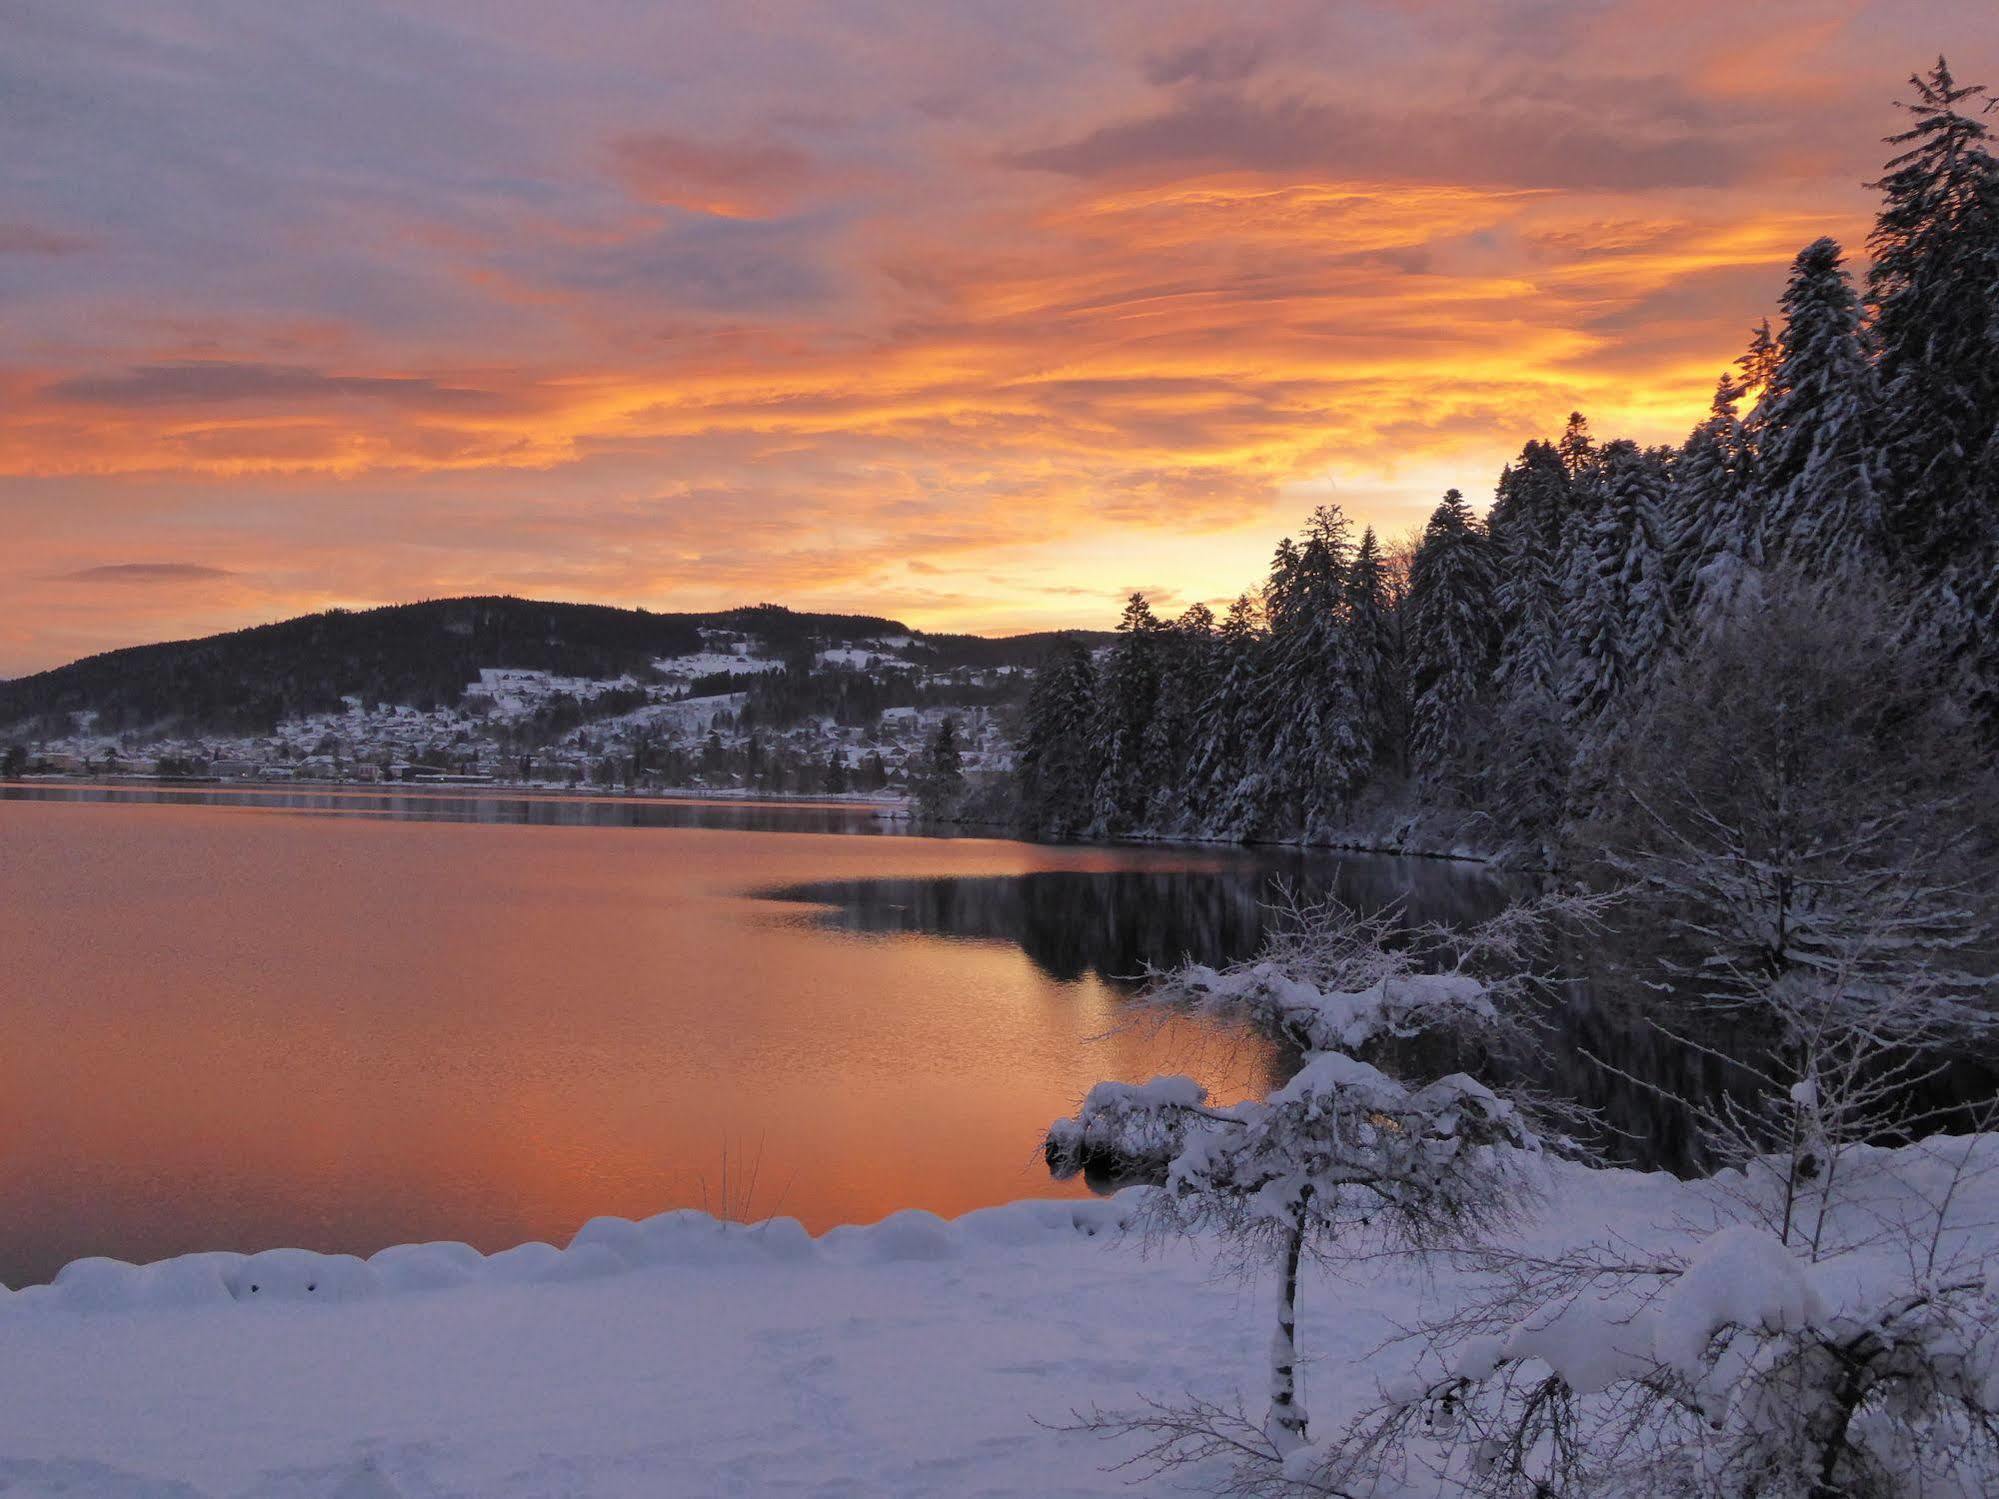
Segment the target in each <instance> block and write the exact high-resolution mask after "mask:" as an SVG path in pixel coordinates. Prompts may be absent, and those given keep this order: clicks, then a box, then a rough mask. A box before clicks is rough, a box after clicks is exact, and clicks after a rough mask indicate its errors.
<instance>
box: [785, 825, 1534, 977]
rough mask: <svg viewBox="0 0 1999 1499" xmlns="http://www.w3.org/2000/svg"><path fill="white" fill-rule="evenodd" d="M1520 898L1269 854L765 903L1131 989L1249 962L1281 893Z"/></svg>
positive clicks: (1445, 913)
mask: <svg viewBox="0 0 1999 1499" xmlns="http://www.w3.org/2000/svg"><path fill="white" fill-rule="evenodd" d="M1517 888H1520V887H1519V886H1518V884H1517V882H1511V881H1502V880H1500V879H1497V878H1494V877H1492V876H1490V875H1488V874H1486V873H1485V872H1484V871H1483V870H1481V869H1479V868H1478V867H1477V866H1474V865H1462V864H1448V863H1444V862H1442V861H1439V860H1434V859H1395V858H1385V857H1365V858H1344V859H1341V858H1333V857H1330V856H1313V855H1293V856H1290V857H1285V856H1281V855H1271V856H1258V857H1254V858H1247V857H1246V858H1242V859H1239V860H1238V859H1233V858H1232V859H1230V860H1229V861H1227V862H1225V863H1223V864H1222V865H1221V866H1220V867H1214V868H1197V869H1171V868H1169V869H1163V870H1151V869H1117V870H1107V871H1095V870H1091V871H1085V870H1071V869H1060V870H1039V871H1035V872H1033V873H1029V874H1024V875H1018V876H1012V877H1007V878H996V879H889V880H851V881H844V882H841V881H828V882H823V883H819V884H811V885H794V886H790V887H788V888H785V889H781V890H774V891H767V892H765V893H766V895H768V896H769V897H770V898H772V899H776V900H792V901H802V902H807V903H810V904H814V905H823V906H826V907H828V908H829V910H828V911H827V912H826V915H825V918H824V919H825V922H826V924H827V925H830V926H835V927H840V928H843V929H845V930H848V931H854V932H870V933H877V934H887V933H900V934H916V935H923V936H932V937H957V938H970V939H975V940H985V941H997V942H1011V943H1014V944H1016V945H1017V946H1019V947H1020V948H1021V949H1022V950H1023V951H1025V952H1026V953H1027V955H1028V956H1029V957H1030V958H1032V959H1033V960H1034V962H1035V963H1036V964H1037V965H1038V966H1039V967H1040V968H1041V970H1042V971H1043V972H1044V973H1046V974H1048V975H1049V976H1050V977H1051V978H1055V979H1060V980H1063V981H1065V982H1066V981H1069V980H1074V979H1079V978H1082V977H1083V976H1085V975H1086V974H1094V975H1095V976H1096V977H1098V978H1100V979H1105V980H1109V981H1112V982H1130V981H1134V980H1136V979H1138V978H1139V977H1140V976H1141V975H1142V974H1143V973H1144V971H1145V967H1146V965H1147V964H1148V963H1150V964H1153V965H1157V966H1166V965H1169V964H1172V963H1174V962H1177V961H1180V960H1182V959H1190V958H1191V959H1193V960H1195V961H1198V962H1203V963H1223V962H1230V961H1233V960H1235V959H1238V958H1246V957H1249V956H1250V955H1252V954H1253V953H1255V952H1256V951H1257V949H1258V948H1259V947H1261V946H1262V944H1263V941H1264V938H1265V936H1266V935H1267V933H1268V932H1269V930H1270V926H1271V923H1272V920H1273V918H1274V908H1275V906H1276V905H1277V904H1278V903H1280V902H1281V901H1282V900H1283V899H1284V898H1285V897H1286V896H1287V894H1290V895H1294V896H1296V897H1297V898H1298V899H1300V900H1304V901H1318V900H1323V899H1325V898H1327V897H1329V896H1331V897H1336V898H1338V899H1339V900H1341V901H1343V902H1345V903H1346V904H1347V905H1350V906H1353V907H1355V908H1356V909H1358V910H1361V911H1368V912H1373V911H1379V910H1383V909H1385V908H1387V907H1389V906H1397V905H1399V906H1400V907H1402V908H1403V909H1404V910H1405V911H1406V912H1407V913H1408V914H1409V916H1410V917H1411V919H1413V920H1417V921H1449V922H1452V923H1465V922H1474V921H1478V920H1481V919H1483V918H1484V917H1487V916H1490V915H1492V914H1493V913H1494V912H1496V911H1498V910H1499V909H1500V908H1501V907H1503V906H1504V905H1505V904H1506V902H1507V900H1508V899H1509V894H1510V892H1511V891H1513V890H1515V889H1517Z"/></svg>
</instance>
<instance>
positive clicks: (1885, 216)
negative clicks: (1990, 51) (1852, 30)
mask: <svg viewBox="0 0 1999 1499" xmlns="http://www.w3.org/2000/svg"><path fill="white" fill-rule="evenodd" d="M1909 81H1910V84H1911V85H1912V86H1913V87H1914V89H1915V91H1916V97H1915V100H1914V101H1913V102H1911V103H1905V104H1903V106H1902V107H1903V108H1904V109H1905V110H1907V111H1908V113H1909V115H1910V118H1911V124H1910V126H1909V128H1908V129H1907V130H1905V131H1903V132H1901V133H1900V134H1898V135H1894V136H1891V137H1889V140H1890V142H1891V143H1892V144H1894V145H1897V146H1901V147H1904V148H1906V149H1904V150H1903V151H1902V152H1901V153H1900V154H1898V155H1897V156H1895V157H1894V158H1893V159H1892V160H1891V161H1890V162H1889V163H1888V171H1887V175H1886V176H1885V177H1884V178H1882V180H1881V181H1880V182H1879V183H1877V184H1876V186H1877V187H1879V188H1880V190H1881V192H1882V195H1883V202H1882V207H1881V213H1880V217H1879V218H1878V220H1877V221H1876V223H1875V227H1874V233H1873V235H1872V236H1871V237H1870V238H1869V240H1868V248H1869V250H1870V251H1871V253H1872V255H1873V266H1872V268H1871V269H1870V271H1869V273H1868V293H1869V297H1870V300H1871V301H1872V303H1873V308H1874V322H1873V335H1874V342H1875V346H1876V347H1877V349H1878V350H1879V378H1880V383H1881V390H1882V402H1883V438H1884V443H1885V450H1886V460H1887V467H1888V471H1889V479H1890V482H1889V485H1888V490H1887V505H1886V516H1885V519H1886V523H1887V528H1888V531H1889V536H1890V540H1891V543H1892V544H1893V546H1894V548H1895V550H1896V552H1897V554H1898V556H1899V557H1900V559H1901V561H1902V563H1903V565H1904V568H1905V569H1906V571H1907V573H1908V574H1909V575H1910V577H1911V580H1912V581H1913V582H1914V583H1916V585H1917V586H1918V587H1919V588H1920V590H1921V593H1922V597H1921V601H1920V603H1919V605H1918V614H1919V617H1920V618H1921V619H1922V620H1923V621H1924V623H1925V625H1926V627H1927V629H1928V632H1929V633H1931V634H1933V635H1934V636H1935V637H1936V642H1937V644H1938V645H1939V646H1940V647H1941V648H1942V649H1943V650H1944V652H1945V653H1946V654H1947V655H1948V656H1949V658H1950V659H1951V660H1952V662H1953V664H1954V665H1955V667H1956V669H1957V670H1958V671H1959V672H1960V673H1961V674H1962V677H1963V680H1964V683H1965V686H1966V687H1967V689H1968V693H1969V696H1970V698H1971V700H1972V703H1973V706H1974V710H1975V712H1976V713H1977V714H1978V716H1979V719H1980V721H1981V722H1982V723H1983V725H1984V726H1985V727H1986V729H1987V731H1988V732H1991V733H1999V162H1995V160H1994V157H1993V154H1992V148H1991V145H1990V130H1989V129H1988V127H1987V125H1986V123H1985V121H1984V119H1983V118H1982V114H1983V112H1984V106H1982V105H1981V104H1980V102H1979V101H1980V100H1981V99H1983V97H1984V95H1985V90H1984V89H1983V88H1980V87H1977V86H1973V85H1961V84H1959V83H1958V82H1957V80H1956V79H1955V78H1953V77H1952V76H1951V72H1950V68H1949V66H1948V65H1947V64H1946V63H1945V62H1944V60H1943V59H1942V58H1939V59H1938V60H1937V65H1936V67H1935V68H1933V69H1932V70H1931V71H1930V72H1929V74H1928V75H1927V76H1924V77H1918V78H1912V79H1910V80H1909Z"/></svg>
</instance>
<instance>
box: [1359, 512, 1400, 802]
mask: <svg viewBox="0 0 1999 1499" xmlns="http://www.w3.org/2000/svg"><path fill="white" fill-rule="evenodd" d="M1346 594H1347V597H1346V629H1347V646H1346V651H1345V657H1346V665H1347V671H1348V673H1349V685H1348V690H1347V697H1348V701H1349V702H1350V703H1351V705H1352V710H1351V711H1352V714H1353V740H1354V753H1355V756H1356V759H1357V761H1358V762H1359V764H1360V765H1361V766H1362V767H1363V771H1362V775H1363V777H1366V776H1372V775H1374V774H1375V773H1377V772H1379V771H1380V770H1381V769H1382V768H1383V767H1384V766H1385V765H1389V764H1393V763H1394V762H1395V761H1396V760H1397V759H1399V755H1398V752H1397V751H1398V741H1399V740H1400V739H1401V737H1402V735H1403V734H1404V733H1406V732H1407V726H1406V725H1405V724H1404V723H1403V722H1402V712H1401V707H1402V662H1401V660H1400V658H1399V655H1398V652H1397V647H1398V645H1399V644H1400V641H1399V638H1398V635H1397V632H1396V629H1395V621H1394V619H1393V618H1392V615H1391V610H1390V606H1389V601H1388V579H1387V576H1386V570H1385V567H1384V564H1383V562H1382V558H1381V546H1380V543H1379V542H1377V541H1376V540H1375V536H1374V528H1373V527H1372V526H1370V527H1368V528H1367V529H1366V530H1365V531H1363V532H1362V533H1361V538H1360V546H1359V547H1358V548H1356V549H1355V551H1354V555H1353V564H1352V566H1351V567H1350V568H1349V569H1348V571H1347V589H1346Z"/></svg>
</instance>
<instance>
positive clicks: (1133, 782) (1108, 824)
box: [1090, 593, 1165, 833]
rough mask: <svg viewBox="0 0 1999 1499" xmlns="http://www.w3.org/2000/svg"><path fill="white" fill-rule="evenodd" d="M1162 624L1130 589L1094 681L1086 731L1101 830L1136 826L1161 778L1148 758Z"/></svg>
mask: <svg viewBox="0 0 1999 1499" xmlns="http://www.w3.org/2000/svg"><path fill="white" fill-rule="evenodd" d="M1164 628H1165V627H1164V626H1162V625H1161V624H1160V623H1159V620H1158V617H1157V616H1155V615H1154V614H1153V612H1152V606H1151V605H1150V604H1148V603H1147V602H1146V601H1145V595H1144V594H1142V593H1134V594H1133V595H1132V596H1131V597H1130V598H1129V599H1128V600H1126V602H1125V606H1124V615H1123V617H1122V618H1121V619H1120V620H1119V621H1118V638H1117V643H1116V644H1115V645H1113V646H1112V647H1111V650H1110V655H1109V658H1108V659H1107V660H1106V661H1105V662H1104V667H1103V672H1102V675H1101V676H1100V677H1099V679H1098V682H1097V714H1096V724H1095V727H1094V729H1093V730H1092V733H1091V736H1090V737H1091V759H1092V761H1093V762H1094V763H1095V764H1096V766H1097V767H1098V768H1097V782H1096V787H1095V790H1094V792H1093V795H1092V799H1091V818H1090V821H1091V826H1092V828H1093V829H1094V830H1095V831H1096V832H1099V833H1124V832H1129V831H1130V830H1131V829H1132V828H1134V827H1136V826H1138V825H1139V824H1140V822H1141V821H1142V819H1143V818H1144V816H1145V812H1146V808H1147V806H1148V804H1149V803H1150V802H1151V799H1152V790H1153V787H1154V786H1156V785H1158V784H1159V783H1160V781H1161V779H1162V778H1163V771H1162V769H1161V767H1159V766H1156V765H1154V764H1153V763H1152V761H1151V758H1150V757H1151V755H1152V754H1153V753H1155V752H1156V749H1157V745H1156V742H1155V741H1153V740H1152V738H1151V736H1150V734H1149V732H1148V731H1149V730H1150V728H1151V725H1152V720H1153V716H1154V714H1155V713H1156V712H1157V711H1158V707H1159V681H1160V657H1161V655H1162V641H1161V635H1162V633H1163V631H1164Z"/></svg>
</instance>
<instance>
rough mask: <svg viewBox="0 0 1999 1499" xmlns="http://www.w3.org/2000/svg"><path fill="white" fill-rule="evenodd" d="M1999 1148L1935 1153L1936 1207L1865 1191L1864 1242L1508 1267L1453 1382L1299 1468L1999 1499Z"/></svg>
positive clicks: (1474, 1486) (1357, 1475) (1519, 1484)
mask: <svg viewBox="0 0 1999 1499" xmlns="http://www.w3.org/2000/svg"><path fill="white" fill-rule="evenodd" d="M1995 1147H1999V1142H1995V1141H1994V1140H1993V1139H1992V1138H1991V1137H1989V1136H1975V1137H1970V1138H1959V1139H1951V1140H1941V1139H1940V1140H1938V1141H1933V1142H1931V1143H1930V1144H1929V1145H1927V1146H1925V1147H1923V1149H1924V1151H1925V1152H1927V1153H1934V1154H1935V1155H1937V1156H1939V1157H1941V1158H1942V1159H1941V1161H1940V1167H1941V1169H1940V1177H1941V1182H1942V1190H1941V1191H1940V1192H1938V1194H1937V1196H1936V1198H1935V1199H1934V1200H1933V1201H1931V1202H1929V1203H1926V1204H1925V1205H1924V1208H1923V1212H1922V1213H1921V1214H1919V1215H1916V1217H1911V1216H1909V1215H1906V1214H1904V1215H1896V1214H1894V1213H1884V1212H1882V1211H1881V1210H1880V1209H1881V1205H1882V1204H1881V1203H1880V1202H1866V1201H1864V1200H1862V1199H1855V1200H1854V1201H1852V1202H1850V1203H1849V1204H1848V1206H1849V1207H1850V1208H1852V1209H1855V1211H1851V1212H1849V1213H1848V1214H1846V1215H1845V1218H1844V1221H1845V1222H1846V1223H1847V1224H1848V1226H1849V1229H1850V1231H1849V1232H1845V1233H1842V1234H1840V1235H1837V1236H1836V1238H1835V1240H1832V1241H1828V1240H1825V1239H1822V1240H1821V1241H1820V1242H1819V1244H1818V1245H1817V1246H1816V1247H1814V1246H1812V1245H1810V1244H1804V1243H1790V1244H1787V1243H1785V1242H1784V1240H1783V1239H1781V1238H1780V1237H1778V1235H1777V1234H1775V1233H1773V1232H1771V1231H1770V1230H1769V1229H1767V1228H1764V1227H1761V1226H1760V1225H1756V1224H1750V1223H1740V1222H1738V1223H1731V1224H1729V1225H1727V1226H1725V1227H1722V1228H1720V1229H1719V1230H1716V1231H1712V1232H1708V1233H1706V1234H1704V1235H1702V1236H1700V1237H1699V1238H1698V1239H1697V1241H1696V1243H1695V1245H1694V1247H1693V1248H1692V1249H1691V1250H1690V1251H1674V1252H1670V1253H1661V1254H1654V1255H1645V1254H1641V1253H1640V1252H1639V1251H1637V1250H1636V1249H1635V1248H1634V1247H1633V1246H1629V1245H1625V1246H1617V1247H1610V1246H1594V1247H1588V1248H1584V1249H1580V1250H1576V1251H1572V1252H1566V1253H1562V1254H1558V1255H1553V1256H1548V1257H1535V1256H1531V1255H1525V1254H1499V1253H1488V1254H1487V1255H1486V1256H1484V1257H1483V1261H1482V1263H1483V1266H1484V1268H1485V1269H1486V1270H1487V1271H1488V1273H1489V1275H1490V1277H1491V1279H1490V1281H1489V1284H1490V1286H1491V1287H1492V1289H1491V1290H1490V1292H1489V1294H1487V1295H1486V1296H1484V1297H1483V1298H1479V1299H1475V1300H1474V1301H1473V1302H1471V1303H1470V1304H1469V1305H1466V1306H1462V1307H1460V1308H1459V1309H1457V1310H1456V1311H1455V1312H1453V1313H1451V1314H1450V1315H1448V1316H1447V1317H1445V1318H1443V1319H1441V1320H1440V1321H1439V1322H1437V1323H1435V1324H1433V1325H1432V1326H1430V1327H1429V1328H1427V1329H1425V1330H1424V1332H1423V1334H1422V1341H1423V1342H1424V1343H1425V1344H1426V1346H1425V1350H1424V1367H1426V1368H1428V1369H1430V1370H1431V1371H1433V1372H1430V1373H1428V1374H1424V1375H1418V1376H1417V1377H1413V1378H1411V1379H1409V1380H1407V1381H1406V1382H1404V1384H1403V1386H1402V1387H1401V1388H1398V1389H1395V1390H1393V1391H1391V1392H1389V1394H1388V1395H1387V1397H1386V1398H1385V1399H1384V1401H1383V1403H1382V1405H1381V1406H1380V1407H1379V1408H1378V1409H1376V1410H1374V1411H1372V1412H1369V1413H1368V1414H1366V1415H1365V1416H1363V1417H1362V1418H1361V1419H1360V1420H1358V1421H1357V1422H1355V1423H1354V1424H1353V1425H1352V1426H1351V1427H1350V1428H1349V1429H1348V1430H1347V1432H1346V1433H1345V1434H1344V1435H1343V1436H1341V1437H1340V1438H1339V1439H1338V1440H1336V1441H1333V1442H1330V1443H1327V1444H1326V1445H1325V1446H1324V1447H1322V1448H1320V1449H1318V1450H1315V1451H1311V1452H1308V1453H1300V1454H1298V1455H1297V1456H1296V1457H1295V1458H1294V1461H1293V1463H1292V1465H1291V1469H1290V1473H1291V1477H1292V1479H1293V1480H1294V1483H1295V1487H1296V1489H1297V1491H1299V1492H1305V1493H1319V1494H1351V1493H1356V1492H1363V1491H1364V1492H1368V1493H1424V1494H1448V1493H1458V1494H1472V1495H1487V1496H1495V1499H1496V1496H1507V1499H1513V1496H1554V1495H1590V1496H1607V1499H1625V1496H1630V1499H1638V1496H1650V1495H1687V1496H1693V1495H1702V1496H1723V1499H1751V1496H1756V1499H1833V1496H1843V1499H1888V1496H1901V1495H1923V1496H1949V1499H1967V1496H1970V1495H1974V1494H1984V1493H1987V1492H1989V1491H1990V1489H1989V1485H1990V1483H1991V1481H1992V1477H1993V1475H1994V1474H1995V1473H1999V1277H1995V1275H1994V1274H1993V1267H1992V1265H1991V1263H1990V1257H1989V1253H1988V1251H1987V1249H1986V1248H1985V1247H1984V1244H1981V1242H1980V1239H1979V1236H1978V1235H1977V1234H1975V1233H1968V1232H1966V1231H1965V1229H1966V1225H1963V1224H1954V1223H1953V1222H1952V1221H1951V1203H1952V1201H1953V1199H1955V1198H1957V1197H1958V1196H1959V1195H1960V1194H1961V1193H1963V1192H1964V1189H1965V1187H1966V1186H1967V1184H1968V1182H1969V1179H1970V1178H1971V1177H1973V1176H1975V1175H1985V1174H1989V1173H1991V1172H1992V1171H1993V1170H1994V1169H1995V1168H1999V1149H1996V1148H1995ZM1919 1217H1927V1219H1928V1222H1927V1225H1925V1224H1923V1223H1922V1222H1919V1221H1917V1218H1919ZM1856 1224H1857V1225H1858V1227H1857V1228H1853V1227H1852V1225H1856ZM1977 1227H1983V1225H1977ZM1985 1242H1986V1243H1989V1239H1988V1240H1986V1241H1985Z"/></svg>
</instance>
